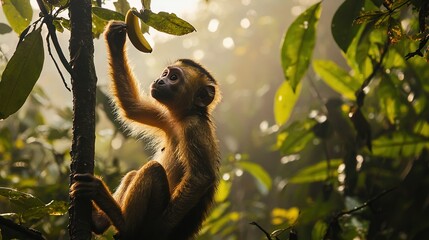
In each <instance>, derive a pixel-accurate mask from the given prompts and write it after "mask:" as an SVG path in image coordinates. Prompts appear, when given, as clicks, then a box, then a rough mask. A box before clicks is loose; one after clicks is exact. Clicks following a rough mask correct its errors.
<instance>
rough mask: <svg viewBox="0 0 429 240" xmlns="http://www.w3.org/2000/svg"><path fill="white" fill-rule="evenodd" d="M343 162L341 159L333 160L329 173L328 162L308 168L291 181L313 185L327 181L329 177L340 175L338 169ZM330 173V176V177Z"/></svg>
mask: <svg viewBox="0 0 429 240" xmlns="http://www.w3.org/2000/svg"><path fill="white" fill-rule="evenodd" d="M342 162H343V161H342V160H341V159H331V160H330V163H329V164H330V165H329V166H330V169H329V172H328V161H322V162H319V163H316V164H314V165H311V166H309V167H306V168H304V169H302V170H301V171H299V172H298V173H297V174H296V175H295V176H293V177H292V178H290V179H289V182H290V183H311V182H320V181H325V180H327V179H328V177H335V176H337V175H338V171H337V168H338V166H340V164H341V163H342ZM328 173H329V175H328Z"/></svg>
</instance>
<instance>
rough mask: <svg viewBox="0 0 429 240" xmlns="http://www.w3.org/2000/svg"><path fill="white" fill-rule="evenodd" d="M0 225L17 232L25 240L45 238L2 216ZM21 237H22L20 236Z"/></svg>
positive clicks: (43, 239)
mask: <svg viewBox="0 0 429 240" xmlns="http://www.w3.org/2000/svg"><path fill="white" fill-rule="evenodd" d="M0 225H1V226H4V227H6V228H9V229H12V230H14V231H17V232H19V233H21V234H22V235H25V239H36V240H38V239H41V240H45V239H46V238H45V237H44V236H43V235H42V234H41V233H40V232H38V231H36V230H34V229H31V228H28V227H25V226H22V225H19V224H17V223H15V222H13V221H12V220H10V219H6V218H4V217H2V216H0ZM21 237H23V236H21Z"/></svg>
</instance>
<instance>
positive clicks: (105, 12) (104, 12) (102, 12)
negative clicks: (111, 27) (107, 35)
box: [92, 7, 125, 21]
mask: <svg viewBox="0 0 429 240" xmlns="http://www.w3.org/2000/svg"><path fill="white" fill-rule="evenodd" d="M92 13H94V14H95V15H96V16H97V17H99V18H101V19H103V20H105V21H109V20H119V21H125V16H124V15H123V14H121V13H119V12H116V11H112V10H110V9H107V8H101V7H92Z"/></svg>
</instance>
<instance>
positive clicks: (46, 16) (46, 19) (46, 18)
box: [37, 0, 76, 91]
mask: <svg viewBox="0 0 429 240" xmlns="http://www.w3.org/2000/svg"><path fill="white" fill-rule="evenodd" d="M37 4H38V5H39V8H40V11H41V14H42V16H43V23H44V24H46V27H47V28H48V32H49V35H48V36H50V38H51V40H52V43H53V44H54V47H55V50H56V52H57V54H58V57H59V58H60V61H61V63H62V64H63V66H64V68H65V69H66V70H67V72H69V73H70V75H71V77H72V78H73V79H76V74H75V73H74V71H73V69H72V67H71V66H70V64H69V62H68V61H67V59H66V57H65V56H64V53H63V50H62V49H61V46H60V44H59V42H58V37H57V33H56V29H55V26H54V24H53V21H54V16H53V15H52V14H51V13H49V12H48V10H47V9H46V7H45V5H44V4H43V2H42V0H37ZM57 13H59V11H57ZM51 56H52V55H51ZM54 62H55V61H54ZM57 69H58V67H57ZM59 72H60V71H59ZM60 75H62V73H61V72H60ZM62 79H63V82H64V83H65V81H64V77H63V76H62ZM65 86H66V88H67V90H69V91H70V88H69V87H68V86H67V84H65Z"/></svg>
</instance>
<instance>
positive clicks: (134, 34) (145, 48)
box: [125, 9, 152, 53]
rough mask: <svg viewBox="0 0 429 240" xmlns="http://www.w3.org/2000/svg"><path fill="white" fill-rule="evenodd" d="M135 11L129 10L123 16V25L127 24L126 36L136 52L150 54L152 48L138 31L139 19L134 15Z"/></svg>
mask: <svg viewBox="0 0 429 240" xmlns="http://www.w3.org/2000/svg"><path fill="white" fill-rule="evenodd" d="M134 11H135V10H133V9H130V10H128V12H127V15H126V16H125V23H126V24H127V35H128V38H129V39H130V41H131V43H132V44H133V45H134V47H135V48H137V50H139V51H142V52H144V53H151V52H152V47H151V46H150V44H149V42H148V41H147V40H146V38H145V37H144V36H143V33H142V31H141V29H140V24H139V18H138V17H137V16H136V15H134V13H133V12H134Z"/></svg>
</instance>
